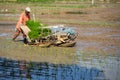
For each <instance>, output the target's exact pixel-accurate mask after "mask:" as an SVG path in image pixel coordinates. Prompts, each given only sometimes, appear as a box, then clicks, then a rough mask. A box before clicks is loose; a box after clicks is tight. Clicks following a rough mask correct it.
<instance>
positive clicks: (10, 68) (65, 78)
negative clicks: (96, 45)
mask: <svg viewBox="0 0 120 80" xmlns="http://www.w3.org/2000/svg"><path fill="white" fill-rule="evenodd" d="M119 69H120V59H119V60H117V58H116V57H108V58H106V59H103V60H101V61H99V60H98V59H92V60H90V61H82V60H80V61H79V64H71V65H68V64H50V63H46V62H42V63H39V62H26V61H15V60H11V59H6V58H0V80H119V79H120V77H119V75H120V71H119Z"/></svg>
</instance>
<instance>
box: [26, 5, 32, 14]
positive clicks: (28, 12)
mask: <svg viewBox="0 0 120 80" xmlns="http://www.w3.org/2000/svg"><path fill="white" fill-rule="evenodd" d="M30 12H31V9H30V8H29V7H26V8H25V13H26V14H27V15H28V14H30Z"/></svg>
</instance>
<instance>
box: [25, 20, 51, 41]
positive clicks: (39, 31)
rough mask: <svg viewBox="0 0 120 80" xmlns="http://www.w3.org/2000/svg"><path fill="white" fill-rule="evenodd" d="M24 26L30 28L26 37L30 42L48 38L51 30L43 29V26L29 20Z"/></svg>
mask: <svg viewBox="0 0 120 80" xmlns="http://www.w3.org/2000/svg"><path fill="white" fill-rule="evenodd" d="M26 25H27V26H28V27H29V28H30V30H31V31H30V32H29V33H28V36H29V37H30V39H31V40H34V39H37V38H40V37H45V36H48V35H49V34H50V33H51V30H50V29H48V28H43V26H44V25H42V24H41V23H39V22H34V21H32V20H29V21H27V22H26Z"/></svg>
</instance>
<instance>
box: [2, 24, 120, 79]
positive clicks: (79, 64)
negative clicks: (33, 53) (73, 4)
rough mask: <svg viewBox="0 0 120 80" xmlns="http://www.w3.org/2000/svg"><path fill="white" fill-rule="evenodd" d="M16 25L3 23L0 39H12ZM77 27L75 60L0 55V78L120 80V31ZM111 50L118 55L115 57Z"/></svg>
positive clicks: (107, 28)
mask: <svg viewBox="0 0 120 80" xmlns="http://www.w3.org/2000/svg"><path fill="white" fill-rule="evenodd" d="M8 25H9V26H8ZM14 26H15V24H4V23H3V24H1V25H0V38H2V39H8V40H11V38H12V37H13V34H14V31H15V30H14V28H15V27H14ZM74 29H75V30H76V31H77V32H78V38H77V44H76V46H75V47H74V48H75V49H76V52H75V53H74V55H76V56H77V58H75V59H74V62H75V63H73V64H62V63H57V64H55V63H52V62H51V63H49V62H35V61H23V60H15V59H10V58H6V57H5V58H3V57H0V80H120V76H119V75H120V58H119V53H120V50H119V48H120V45H119V40H120V36H119V35H120V33H119V31H120V30H119V29H115V28H114V29H113V28H109V27H106V28H103V27H102V28H100V27H97V28H96V27H79V28H78V27H77V28H76V27H75V28H74ZM103 38H104V39H103ZM19 39H20V40H21V39H22V36H20V37H18V40H19ZM9 44H10V43H9ZM17 44H19V42H18V43H17ZM20 44H21V43H20ZM1 45H3V44H1ZM8 47H9V46H8ZM1 48H2V46H1ZM21 48H22V47H21ZM11 49H12V48H11ZM99 50H101V51H100V52H99ZM8 51H9V50H8ZM53 53H54V52H53ZM100 53H101V55H100ZM109 53H110V54H111V53H114V54H115V55H116V54H117V55H116V56H112V55H109ZM104 54H108V55H107V56H105V55H104ZM61 59H62V58H61Z"/></svg>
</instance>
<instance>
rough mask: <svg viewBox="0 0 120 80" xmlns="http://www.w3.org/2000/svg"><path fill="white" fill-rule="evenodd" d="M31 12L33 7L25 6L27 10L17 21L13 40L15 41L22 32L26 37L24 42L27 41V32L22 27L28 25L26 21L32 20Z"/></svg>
mask: <svg viewBox="0 0 120 80" xmlns="http://www.w3.org/2000/svg"><path fill="white" fill-rule="evenodd" d="M30 12H31V9H30V8H29V7H26V8H25V11H24V12H23V13H22V14H21V15H20V18H19V20H18V22H17V25H16V31H15V34H14V37H13V41H15V39H16V38H17V37H18V36H19V34H20V33H22V34H23V38H24V40H23V41H24V43H27V42H28V41H27V37H26V34H25V33H24V32H23V30H22V29H21V26H26V21H28V20H30Z"/></svg>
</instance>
